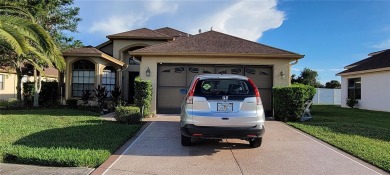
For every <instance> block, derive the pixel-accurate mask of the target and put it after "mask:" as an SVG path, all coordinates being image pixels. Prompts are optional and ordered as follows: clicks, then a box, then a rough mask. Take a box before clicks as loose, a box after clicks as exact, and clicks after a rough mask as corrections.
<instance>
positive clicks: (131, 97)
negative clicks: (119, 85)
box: [128, 72, 139, 104]
mask: <svg viewBox="0 0 390 175" xmlns="http://www.w3.org/2000/svg"><path fill="white" fill-rule="evenodd" d="M138 76H139V72H129V91H128V92H129V93H128V94H129V98H128V99H129V102H128V103H129V104H134V92H135V91H134V79H135V77H138Z"/></svg>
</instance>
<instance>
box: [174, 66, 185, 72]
mask: <svg viewBox="0 0 390 175" xmlns="http://www.w3.org/2000/svg"><path fill="white" fill-rule="evenodd" d="M184 69H185V67H175V69H174V70H175V73H182V72H184Z"/></svg>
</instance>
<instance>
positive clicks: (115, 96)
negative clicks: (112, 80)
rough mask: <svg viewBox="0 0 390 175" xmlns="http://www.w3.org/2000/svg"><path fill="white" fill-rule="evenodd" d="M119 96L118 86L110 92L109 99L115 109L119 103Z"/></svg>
mask: <svg viewBox="0 0 390 175" xmlns="http://www.w3.org/2000/svg"><path fill="white" fill-rule="evenodd" d="M121 94H122V90H121V88H120V87H118V86H115V88H114V89H113V90H112V91H111V98H112V100H113V101H114V105H115V107H117V106H119V105H120V103H121Z"/></svg>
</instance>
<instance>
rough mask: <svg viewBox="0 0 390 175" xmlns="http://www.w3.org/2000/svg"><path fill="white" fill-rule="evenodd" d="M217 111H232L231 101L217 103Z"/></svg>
mask: <svg viewBox="0 0 390 175" xmlns="http://www.w3.org/2000/svg"><path fill="white" fill-rule="evenodd" d="M217 111H225V112H232V111H233V103H217Z"/></svg>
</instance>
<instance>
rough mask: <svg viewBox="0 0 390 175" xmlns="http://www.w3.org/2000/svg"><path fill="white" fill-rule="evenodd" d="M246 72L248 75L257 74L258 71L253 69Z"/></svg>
mask: <svg viewBox="0 0 390 175" xmlns="http://www.w3.org/2000/svg"><path fill="white" fill-rule="evenodd" d="M245 72H246V73H247V74H256V70H255V69H252V68H247V69H245Z"/></svg>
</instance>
